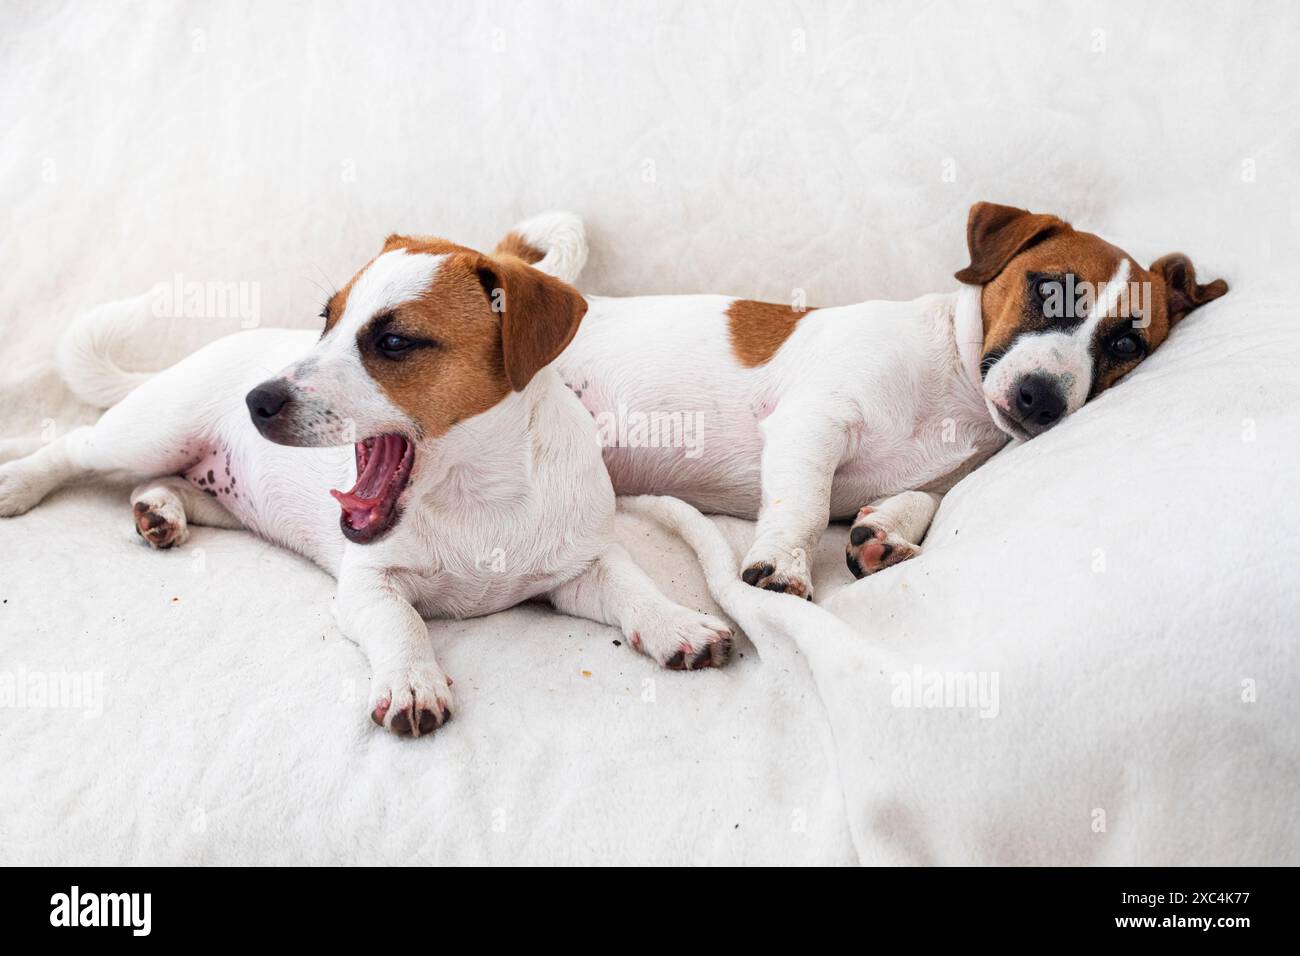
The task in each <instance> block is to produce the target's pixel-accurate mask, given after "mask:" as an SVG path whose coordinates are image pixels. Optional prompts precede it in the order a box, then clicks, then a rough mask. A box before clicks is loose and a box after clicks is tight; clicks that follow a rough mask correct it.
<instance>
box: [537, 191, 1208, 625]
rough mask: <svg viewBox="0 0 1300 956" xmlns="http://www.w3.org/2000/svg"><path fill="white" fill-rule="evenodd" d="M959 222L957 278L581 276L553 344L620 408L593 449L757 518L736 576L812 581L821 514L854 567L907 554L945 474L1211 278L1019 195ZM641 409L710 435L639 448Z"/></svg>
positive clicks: (1043, 418) (1019, 424)
mask: <svg viewBox="0 0 1300 956" xmlns="http://www.w3.org/2000/svg"><path fill="white" fill-rule="evenodd" d="M966 238H967V244H968V246H969V250H970V265H969V266H967V267H966V268H964V269H962V270H961V271H960V272H958V273H957V274H956V278H957V279H958V281H960V282H961V283H962V284H963V285H962V287H961V290H960V291H958V292H954V293H946V294H938V295H928V296H924V297H922V298H920V299H916V300H914V301H912V302H865V303H862V304H859V305H849V306H841V307H838V308H823V309H806V310H801V309H798V308H790V307H788V306H785V305H772V304H768V303H764V302H753V301H748V300H745V299H733V298H729V297H725V296H718V295H686V296H655V297H642V298H625V299H611V298H598V297H595V296H588V298H587V303H588V311H587V316H586V319H585V321H584V322H583V324H582V328H581V329H580V330H579V332H578V335H577V337H576V339H575V340H574V342H573V343H572V344H571V345H570V346H569V347H568V348H567V349H566V350H565V352H564V353H563V354H562V355H561V356H560V359H559V362H558V363H557V364H558V368H559V370H560V373H561V374H562V375H563V376H564V379H565V381H566V382H567V383H568V384H569V386H570V387H571V388H573V389H574V391H575V393H576V394H577V395H578V396H579V398H580V399H581V401H582V403H583V404H584V405H585V406H586V407H587V409H588V410H589V411H590V412H591V413H592V415H593V416H595V417H596V419H597V420H598V421H617V422H619V423H620V424H619V428H618V431H617V434H616V435H615V436H614V437H612V438H607V440H606V445H607V447H606V450H605V463H606V464H607V465H608V466H609V471H610V476H611V477H612V479H613V482H614V488H615V490H616V491H617V492H618V493H619V494H626V495H633V494H659V495H675V496H677V497H679V498H682V499H684V500H686V501H687V502H689V503H691V504H693V505H695V506H696V507H698V508H700V509H701V510H704V511H709V512H714V513H720V514H729V515H736V516H739V517H744V518H755V517H756V518H757V519H758V528H757V531H756V535H755V538H754V544H753V546H752V547H751V548H750V549H749V553H748V554H747V555H746V556H745V558H744V560H743V562H742V571H741V577H742V578H743V579H744V580H745V581H746V582H747V583H749V584H752V585H756V586H758V587H760V588H767V589H768V590H772V591H783V592H786V593H789V594H794V595H798V596H800V597H806V598H808V599H811V598H812V593H813V584H812V581H811V578H810V576H809V572H808V562H807V554H808V552H809V549H811V548H812V547H813V545H814V544H815V542H816V541H817V539H818V537H819V535H820V534H821V532H822V530H823V529H824V528H825V527H826V525H827V523H828V521H829V520H830V519H832V518H850V517H854V516H856V520H855V521H854V523H853V527H852V529H851V531H850V533H849V541H848V545H847V554H846V558H847V562H848V566H849V569H850V570H851V571H852V572H853V574H854V575H855V576H856V577H862V576H864V575H867V574H872V573H874V572H876V571H879V570H881V569H882V568H886V567H889V566H891V565H894V564H897V563H898V562H900V561H904V560H906V559H908V558H910V557H913V556H914V555H916V554H918V553H919V551H920V547H919V545H920V542H921V540H922V538H923V537H924V535H925V532H926V529H927V528H928V527H929V525H930V521H931V519H932V518H933V517H934V514H935V511H936V509H937V508H938V505H939V500H940V496H941V495H942V494H943V493H945V492H946V491H947V490H948V489H949V488H951V487H952V486H953V485H954V484H955V483H956V482H957V480H958V479H959V478H961V477H962V476H963V475H965V474H966V473H967V472H969V471H970V470H971V469H973V468H974V467H976V466H977V465H979V464H981V463H982V462H983V461H984V460H986V459H987V458H988V457H989V456H990V455H992V454H993V453H994V452H995V451H997V450H998V449H999V448H1001V447H1002V446H1003V445H1004V444H1005V443H1006V442H1007V441H1008V440H1009V439H1019V440H1027V439H1029V438H1033V437H1034V436H1035V435H1039V434H1042V433H1043V432H1044V431H1046V430H1047V429H1049V428H1052V427H1053V426H1054V425H1056V424H1057V423H1058V422H1060V421H1061V420H1062V419H1064V418H1065V417H1066V416H1067V415H1069V414H1070V413H1071V412H1074V411H1076V410H1078V408H1079V407H1080V406H1081V405H1083V404H1084V402H1086V401H1087V400H1088V399H1089V398H1091V397H1093V396H1095V395H1097V394H1098V393H1100V392H1102V391H1104V390H1105V389H1107V388H1109V387H1110V386H1111V385H1113V384H1114V383H1115V382H1116V381H1118V380H1119V379H1120V378H1121V377H1123V376H1124V375H1125V374H1127V373H1128V372H1130V371H1132V370H1133V369H1134V368H1135V367H1136V366H1137V364H1138V363H1139V362H1141V361H1142V359H1143V358H1145V357H1146V356H1147V355H1149V354H1151V352H1152V351H1154V350H1155V349H1156V348H1157V347H1159V345H1160V343H1161V342H1163V341H1164V340H1165V337H1166V336H1167V335H1168V334H1169V330H1170V328H1172V327H1173V326H1174V325H1175V324H1176V323H1177V322H1178V321H1180V320H1181V319H1182V318H1183V317H1184V316H1185V315H1187V313H1189V312H1191V311H1192V310H1193V309H1195V308H1197V307H1198V306H1201V305H1203V304H1204V303H1206V302H1209V301H1210V300H1211V299H1216V298H1218V297H1219V296H1221V295H1223V294H1224V293H1225V292H1227V291H1228V287H1227V284H1226V283H1225V282H1224V281H1223V280H1218V281H1216V282H1212V283H1210V284H1209V285H1199V284H1197V282H1196V272H1195V270H1194V269H1193V267H1192V263H1191V262H1190V261H1189V260H1188V259H1187V257H1186V256H1183V255H1180V254H1173V255H1167V256H1164V257H1163V258H1161V259H1158V260H1157V261H1156V262H1154V263H1153V264H1152V265H1151V267H1150V268H1149V269H1144V268H1143V267H1142V266H1141V265H1140V264H1139V263H1138V262H1137V261H1136V260H1135V259H1133V258H1132V257H1131V256H1129V255H1128V254H1127V253H1125V252H1124V251H1123V250H1121V249H1117V248H1116V247H1115V246H1112V245H1110V244H1109V243H1107V242H1105V241H1104V240H1102V239H1100V238H1098V237H1097V236H1094V235H1091V234H1089V233H1086V232H1079V231H1077V230H1075V229H1073V228H1072V227H1071V226H1070V225H1069V224H1068V223H1066V222H1064V221H1062V220H1061V219H1058V218H1057V217H1055V216H1049V215H1042V214H1037V213H1031V212H1027V211H1025V210H1023V209H1013V208H1010V207H1008V206H999V205H994V204H991V203H976V204H975V205H974V206H973V207H971V210H970V216H969V220H968V223H967V229H966ZM525 254H526V255H528V257H529V258H537V257H538V256H539V255H540V253H539V252H537V251H533V252H532V253H531V254H527V253H525ZM655 415H658V416H660V417H661V419H662V420H663V421H665V422H669V423H671V425H672V427H676V428H677V431H678V432H681V431H682V429H681V428H680V425H681V423H682V422H683V421H687V422H689V421H695V422H698V423H700V425H701V426H702V427H705V428H707V429H708V432H709V434H708V436H707V437H704V436H701V435H700V434H698V430H697V434H695V435H694V436H693V439H692V441H691V442H689V443H686V447H683V445H684V443H683V442H681V441H678V442H676V443H675V444H676V445H677V446H678V447H656V448H646V447H640V446H644V445H646V444H659V445H664V444H667V445H672V444H674V443H673V442H663V441H661V440H656V439H662V435H659V434H657V433H655V430H654V429H653V428H651V429H647V427H646V422H645V421H639V422H636V423H634V424H635V425H636V426H637V427H639V428H640V431H639V432H638V431H637V430H636V429H635V428H629V427H625V426H626V423H625V422H623V420H624V419H626V418H628V417H639V418H641V419H646V418H647V417H648V416H649V417H653V416H655ZM629 436H630V438H629ZM647 436H649V438H647ZM679 437H680V436H679ZM638 439H639V440H638Z"/></svg>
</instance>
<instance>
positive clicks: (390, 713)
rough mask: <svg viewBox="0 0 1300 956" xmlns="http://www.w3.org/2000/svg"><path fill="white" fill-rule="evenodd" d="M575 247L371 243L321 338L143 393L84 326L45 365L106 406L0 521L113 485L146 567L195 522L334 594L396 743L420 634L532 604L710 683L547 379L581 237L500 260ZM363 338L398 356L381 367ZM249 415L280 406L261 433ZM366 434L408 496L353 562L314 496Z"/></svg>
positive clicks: (263, 338)
mask: <svg viewBox="0 0 1300 956" xmlns="http://www.w3.org/2000/svg"><path fill="white" fill-rule="evenodd" d="M574 235H576V237H577V240H578V242H577V243H576V244H575V243H574V242H572V241H570V242H567V243H560V244H558V245H557V250H556V254H555V255H554V256H552V257H548V258H541V261H539V262H538V266H540V270H539V269H538V268H532V267H531V266H529V265H527V264H525V262H524V261H523V260H522V259H520V258H519V257H518V256H516V255H511V254H510V252H509V249H506V250H503V251H502V252H501V253H500V254H497V255H493V256H485V255H481V254H479V253H477V252H474V251H473V250H471V249H467V248H464V247H462V246H457V245H454V244H452V243H448V242H445V241H443V240H439V239H423V238H410V237H403V236H393V237H390V238H389V240H388V241H387V242H386V243H385V244H384V247H383V249H382V250H381V252H380V253H379V255H378V256H376V257H375V258H374V259H373V260H371V262H369V263H368V264H367V265H366V266H365V267H364V268H363V269H362V270H361V271H360V272H358V273H357V275H356V276H355V277H354V278H353V279H352V281H350V282H349V283H348V284H347V285H346V286H345V287H344V288H343V289H342V290H340V291H339V292H337V293H335V294H334V295H333V296H332V297H331V298H330V300H329V302H328V304H327V307H326V309H325V311H324V313H323V314H324V317H325V323H326V324H325V331H324V333H323V334H320V333H316V332H312V331H289V330H276V329H265V330H254V331H248V332H242V333H240V334H237V335H233V336H229V337H227V338H223V339H220V340H218V341H216V342H214V343H212V344H210V345H208V346H206V347H205V348H203V349H202V350H200V351H198V352H196V353H194V354H193V355H191V356H189V357H188V358H186V359H184V360H183V361H181V362H180V363H179V364H177V365H175V366H173V367H172V368H170V369H167V370H166V371H164V372H162V373H160V374H157V375H155V376H153V377H148V378H147V380H144V381H143V382H141V381H140V379H141V376H138V375H128V374H125V373H122V372H120V371H119V370H117V369H116V368H115V367H114V366H113V365H112V363H111V362H110V361H109V360H108V359H107V357H106V351H107V350H108V349H109V347H110V346H111V344H112V339H113V334H112V329H111V328H110V329H107V330H106V329H105V327H104V325H103V324H102V323H98V324H96V323H89V324H85V323H83V324H81V325H79V326H77V327H76V328H75V329H74V330H73V332H72V333H70V341H69V342H68V343H66V345H65V348H64V350H63V354H64V357H65V362H64V369H65V375H67V377H68V378H69V380H70V384H71V385H72V386H73V388H74V391H76V392H77V393H78V394H81V395H85V396H90V397H94V398H95V399H97V400H99V401H105V400H107V399H117V398H120V401H117V402H116V404H114V405H113V407H112V408H110V409H109V410H108V411H107V412H105V414H104V415H103V417H102V418H100V420H99V421H98V423H97V424H95V425H94V426H90V427H84V428H78V429H76V430H74V431H72V432H70V433H69V434H68V435H66V436H64V437H62V438H59V439H58V440H56V441H54V442H52V443H50V444H49V445H47V446H45V447H43V448H41V449H40V450H39V451H37V452H36V453H35V454H33V455H31V456H29V457H27V458H24V459H21V460H18V461H14V462H10V463H8V464H5V465H3V466H0V515H4V516H9V515H18V514H22V513H23V512H25V511H26V510H28V509H29V508H31V507H32V506H34V505H35V504H36V503H37V502H39V501H40V500H41V499H42V498H44V497H45V496H46V495H48V494H50V493H51V492H53V491H54V490H55V489H57V488H59V487H60V486H62V485H64V484H66V483H68V482H71V481H75V480H80V479H87V478H104V479H108V478H118V479H126V480H130V481H133V482H137V483H138V485H137V487H136V488H135V490H134V491H133V492H132V493H131V498H130V500H131V505H132V509H133V520H134V521H135V523H136V527H137V530H138V531H139V533H140V535H141V537H142V538H143V539H144V540H145V541H146V542H147V543H148V544H149V545H151V546H153V547H155V548H167V547H172V546H175V545H178V544H180V543H182V542H183V541H184V540H185V539H186V536H187V534H188V526H189V525H191V524H202V525H211V526H218V527H227V528H237V527H243V528H247V529H248V530H250V531H252V532H254V533H256V534H258V535H260V536H262V537H263V538H266V539H267V540H269V541H273V542H275V543H277V544H279V545H282V546H284V547H286V548H289V549H291V550H294V551H297V552H298V553H300V554H303V555H305V556H306V557H308V558H310V559H311V560H312V561H314V562H315V563H316V564H318V565H319V566H320V567H322V568H324V569H325V570H326V571H328V572H329V573H331V574H333V575H335V576H336V577H337V579H338V595H337V600H336V602H335V607H336V615H337V618H338V622H339V624H340V626H341V628H342V630H343V631H344V633H345V634H347V635H348V636H349V637H350V638H352V639H353V640H355V641H356V642H357V643H358V644H359V645H360V646H361V647H362V649H363V650H364V651H365V653H366V654H367V656H368V657H369V659H370V663H371V667H372V670H373V677H372V680H371V690H370V695H369V704H368V713H369V714H370V715H371V717H372V719H373V720H374V721H375V722H377V723H380V724H381V725H382V726H384V727H385V728H387V729H389V730H391V731H393V732H395V733H398V734H402V735H413V736H420V735H422V734H427V733H430V732H432V731H433V730H434V729H436V728H437V727H439V726H441V725H442V724H443V723H444V722H445V721H446V720H447V719H448V718H449V717H450V715H451V710H452V706H453V700H452V693H451V689H450V687H451V680H450V678H449V677H448V676H447V675H446V673H445V672H444V671H443V669H442V667H441V666H440V665H439V663H438V661H437V659H436V658H435V656H434V653H433V649H432V646H431V643H430V640H429V635H428V630H427V628H426V625H425V623H424V620H423V618H426V617H469V616H476V615H482V614H489V613H491V612H493V611H498V610H501V609H504V608H508V607H511V606H513V605H515V604H518V603H520V602H522V601H526V600H528V599H530V598H544V599H546V600H549V601H550V602H551V603H552V604H553V605H554V606H555V607H556V608H557V609H559V610H561V611H563V612H566V613H569V614H574V615H576V616H579V617H586V618H590V619H593V620H596V621H600V622H604V623H608V624H612V625H615V626H617V627H619V628H621V629H622V631H623V633H624V635H625V637H626V639H627V641H628V643H629V644H630V645H631V646H632V647H633V648H635V649H637V650H639V651H641V652H642V653H644V654H647V655H649V656H650V657H652V658H654V659H655V660H656V661H658V662H659V663H660V664H662V665H664V666H666V667H670V668H674V669H696V668H700V667H709V666H717V665H720V664H723V663H725V662H726V661H727V659H728V656H729V654H730V652H731V647H732V638H731V633H730V631H729V630H728V628H727V627H726V625H724V624H723V623H722V622H720V621H718V620H716V619H714V618H712V617H709V616H707V615H705V614H701V613H698V612H696V611H692V610H688V609H687V608H684V607H680V606H678V605H676V604H674V603H672V602H671V601H669V600H668V599H667V598H666V597H664V596H663V595H662V594H661V593H660V592H659V591H658V589H657V588H656V587H655V585H654V584H653V583H652V582H651V581H650V579H649V578H648V577H647V576H646V575H645V574H644V572H642V571H641V569H640V568H639V567H637V565H636V564H635V563H634V562H633V561H632V559H631V557H630V556H629V555H628V554H627V552H626V551H625V550H624V549H623V548H622V547H620V546H619V545H618V544H617V543H616V542H615V539H614V530H613V519H614V492H613V489H612V487H611V485H610V481H609V477H608V475H607V472H606V470H605V467H604V465H603V463H602V461H601V455H600V449H599V443H598V440H597V434H596V429H595V426H594V424H593V422H592V420H591V417H590V416H589V415H588V414H587V413H586V412H585V411H584V409H583V408H582V406H581V404H580V403H579V401H578V399H577V398H576V397H575V396H574V395H573V393H572V392H571V391H570V390H569V389H567V388H566V387H565V386H564V383H563V381H562V380H561V378H560V376H559V374H558V373H557V372H556V371H555V369H554V368H553V367H552V366H551V364H550V363H551V362H552V360H553V359H554V358H555V357H556V355H557V354H558V353H559V352H560V350H561V349H563V348H564V346H565V345H566V344H567V343H568V342H569V340H570V339H571V338H572V337H573V334H574V331H575V330H576V329H577V327H578V325H579V323H580V321H581V320H582V318H583V314H584V312H585V311H586V304H585V303H584V301H583V299H582V297H581V296H580V295H579V294H578V293H577V292H576V291H575V290H574V289H573V288H572V287H570V286H569V285H567V284H566V283H565V282H562V281H560V280H559V279H557V278H555V277H553V276H552V275H548V274H546V272H544V271H541V270H546V271H550V272H559V273H560V274H561V275H564V276H565V277H566V278H572V277H573V276H574V275H576V273H577V270H578V269H580V268H581V265H582V260H583V258H585V245H583V244H582V243H581V225H580V223H578V222H577V220H576V219H575V218H574V217H572V216H568V215H564V214H551V215H548V216H546V217H539V218H537V219H534V220H531V221H530V222H528V223H525V224H524V225H523V226H522V227H520V229H519V230H518V231H517V233H516V234H515V237H514V239H513V240H511V241H515V242H518V243H521V248H522V247H526V248H528V250H529V258H540V253H537V250H538V249H541V250H546V249H547V247H548V244H550V243H552V242H554V241H555V240H556V238H557V236H567V237H568V238H569V239H572V238H573V236H574ZM534 253H537V254H534ZM494 304H495V307H494ZM119 311H120V310H119ZM381 332H382V333H383V334H385V335H387V334H399V335H400V336H404V337H406V338H407V339H408V340H410V341H412V342H415V343H418V347H412V348H410V349H407V350H403V352H402V353H401V354H395V355H391V356H390V355H385V354H381V351H380V350H379V349H378V347H377V344H376V337H377V336H378V335H379V334H380V333H381ZM277 370H279V371H277ZM250 390H251V391H250ZM268 394H269V395H273V396H274V397H275V398H276V401H277V402H278V403H279V404H278V407H276V408H274V414H262V415H259V408H261V410H262V411H263V412H267V411H270V409H268V408H266V407H263V406H262V405H259V401H260V400H264V399H265V397H266V396H267V395H268ZM246 397H247V399H248V406H249V407H246ZM255 419H256V420H257V424H256V425H255V424H254V420H255ZM259 431H260V433H259ZM384 434H396V435H400V436H403V438H404V439H405V440H406V441H407V442H409V444H410V447H411V449H412V450H413V455H414V457H413V461H412V464H411V469H410V478H409V482H408V483H407V485H406V486H405V489H404V490H403V491H402V493H401V496H400V498H399V499H398V502H397V506H398V509H399V511H398V512H397V513H396V515H395V520H394V521H393V523H392V524H391V526H387V527H386V530H385V531H384V533H382V534H381V535H379V536H377V537H376V538H375V539H374V540H370V541H368V542H366V543H357V542H355V541H351V540H348V539H346V538H345V537H344V535H343V534H342V533H341V531H340V511H339V507H338V505H336V504H335V502H334V501H332V500H331V499H330V496H329V493H328V492H329V490H330V489H331V488H346V487H349V486H350V485H351V484H352V482H353V480H354V478H355V477H356V465H355V463H354V462H353V459H352V454H351V452H350V451H348V450H346V448H345V447H344V446H349V445H351V444H352V443H353V442H355V441H356V440H357V439H358V438H366V437H367V436H377V435H384ZM268 438H270V439H272V440H270V441H268V440H267V439H268Z"/></svg>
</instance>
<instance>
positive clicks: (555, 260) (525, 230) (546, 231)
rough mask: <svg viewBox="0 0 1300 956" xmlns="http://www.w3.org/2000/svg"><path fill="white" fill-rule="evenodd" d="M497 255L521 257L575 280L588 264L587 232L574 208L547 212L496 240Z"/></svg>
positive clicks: (529, 262) (539, 268) (557, 276)
mask: <svg viewBox="0 0 1300 956" xmlns="http://www.w3.org/2000/svg"><path fill="white" fill-rule="evenodd" d="M495 252H496V254H497V255H508V256H514V257H515V258H517V259H522V260H524V262H527V263H528V264H529V265H530V266H532V267H533V268H534V269H538V270H540V271H542V272H545V273H546V274H547V275H552V276H555V278H557V279H560V280H562V281H564V282H569V283H573V282H576V281H577V279H578V275H579V274H580V273H581V272H582V267H583V266H585V265H586V264H587V235H586V232H585V231H584V230H583V228H582V220H581V219H579V218H578V217H577V216H576V215H575V214H574V213H571V212H561V211H556V212H544V213H541V214H540V215H537V216H533V217H532V218H531V219H525V220H524V221H523V222H521V223H519V225H517V226H515V227H514V228H513V229H511V230H510V231H509V232H508V233H506V235H505V238H503V239H502V240H501V241H500V242H498V243H497V247H496V249H495Z"/></svg>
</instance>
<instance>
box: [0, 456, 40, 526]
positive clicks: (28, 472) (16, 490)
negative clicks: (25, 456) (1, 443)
mask: <svg viewBox="0 0 1300 956" xmlns="http://www.w3.org/2000/svg"><path fill="white" fill-rule="evenodd" d="M43 497H45V485H44V483H43V482H41V481H39V480H38V479H37V476H36V474H34V473H33V469H32V466H31V465H29V464H28V463H27V462H26V461H10V462H6V463H5V464H3V465H0V518H12V517H14V516H15V515H20V514H23V513H25V512H27V511H30V510H31V508H32V507H33V506H34V505H35V504H36V503H37V502H39V501H40V500H41V499H42V498H43Z"/></svg>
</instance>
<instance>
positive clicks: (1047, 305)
mask: <svg viewBox="0 0 1300 956" xmlns="http://www.w3.org/2000/svg"><path fill="white" fill-rule="evenodd" d="M1062 285H1063V283H1062V282H1061V278H1060V277H1059V276H1054V275H1038V274H1034V275H1031V276H1030V277H1029V301H1030V302H1031V303H1032V304H1033V306H1034V308H1035V309H1036V310H1037V311H1038V312H1039V314H1040V315H1042V316H1043V318H1045V319H1059V318H1060V317H1061V316H1060V315H1058V314H1057V313H1059V312H1060V311H1061V306H1062V296H1063V289H1062ZM1049 312H1050V313H1052V314H1050V315H1049V314H1048V313H1049Z"/></svg>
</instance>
